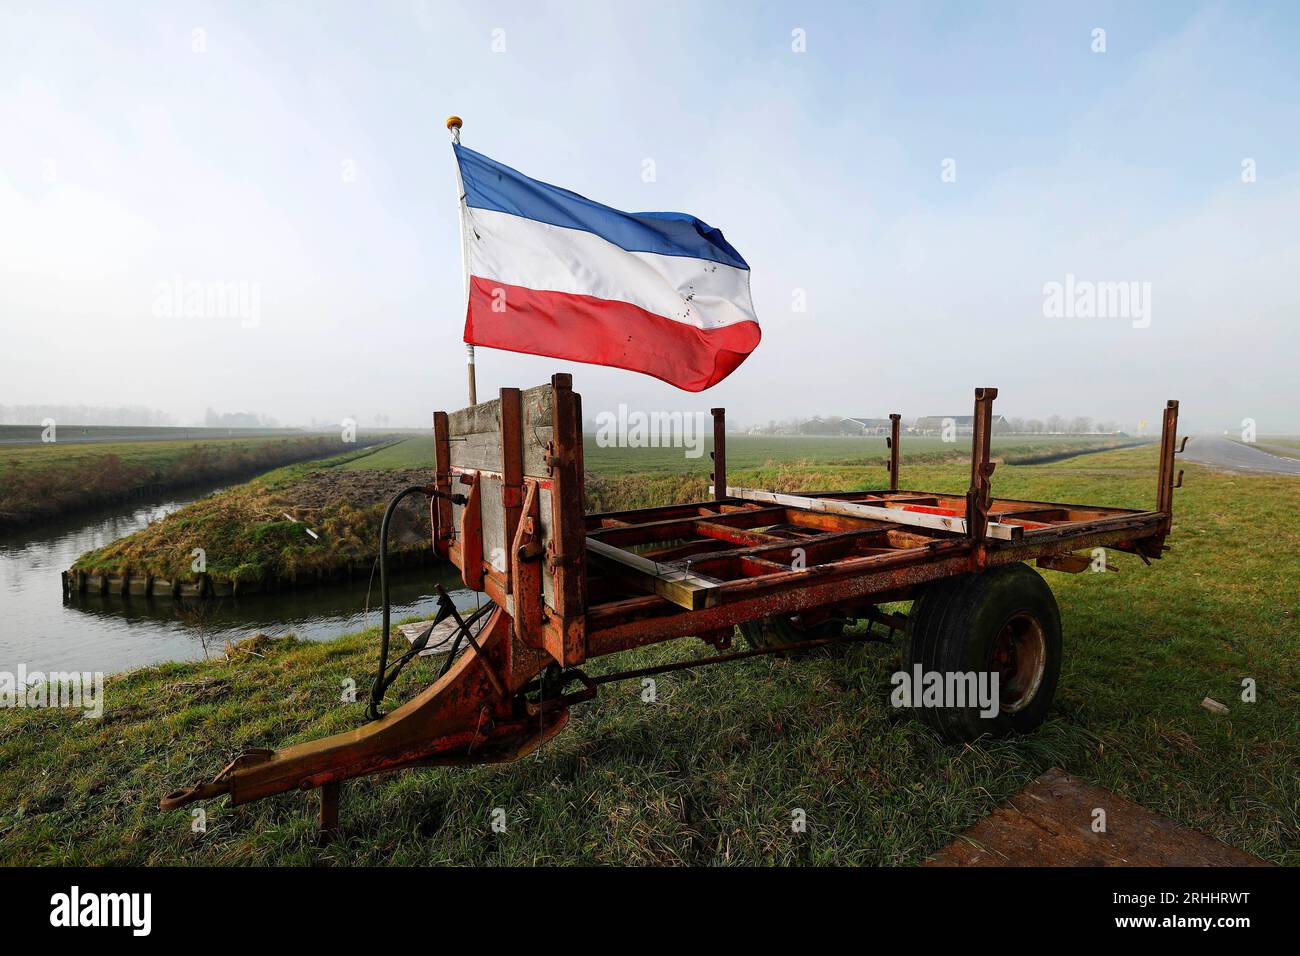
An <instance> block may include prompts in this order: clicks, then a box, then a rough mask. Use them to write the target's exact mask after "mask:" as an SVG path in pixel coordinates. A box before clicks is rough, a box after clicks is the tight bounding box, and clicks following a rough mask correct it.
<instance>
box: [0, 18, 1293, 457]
mask: <svg viewBox="0 0 1300 956" xmlns="http://www.w3.org/2000/svg"><path fill="white" fill-rule="evenodd" d="M1298 26H1300V13H1298V12H1297V8H1296V7H1295V6H1294V5H1292V4H1276V5H1269V4H1255V3H1252V4H1238V5H1235V6H1231V5H1227V4H1223V5H1219V4H1204V5H1196V4H1188V3H1173V4H1156V3H1141V4H1133V3H1118V4H1089V5H1079V6H1076V7H1066V6H1063V5H1060V4H1055V3H1052V4H1045V3H1026V4H1023V5H1018V4H1011V3H994V4H989V5H988V6H987V7H978V6H977V5H975V4H970V3H953V4H937V3H936V4H922V3H906V4H904V3H899V4H890V5H865V4H860V3H842V4H816V3H798V4H794V3H791V4H762V5H758V4H741V3H717V2H713V3H704V2H701V3H697V4H671V3H660V2H656V3H653V4H640V3H632V2H627V3H623V2H604V3H598V4H590V5H588V4H579V3H538V2H532V3H520V4H501V3H492V4H487V3H482V2H478V3H466V4H451V3H435V2H427V3H425V2H395V3H360V2H356V3H328V4H327V3H307V2H302V3H279V4H270V3H220V4H190V3H178V2H169V3H159V4H145V3H138V4H106V3H102V2H96V3H87V4H64V3H30V4H28V3H22V2H18V0H2V2H0V332H2V333H3V334H2V337H0V404H26V403H60V404H89V405H126V404H141V405H148V406H152V407H155V408H160V409H164V410H166V411H169V412H171V413H173V414H174V415H176V416H177V417H178V418H180V419H182V420H192V419H196V418H198V417H200V416H201V415H202V413H203V410H204V409H205V408H207V407H209V406H210V407H213V408H216V409H218V410H219V411H236V410H252V411H257V412H262V413H265V414H269V415H273V416H275V417H277V418H279V419H281V420H282V421H287V422H305V421H307V420H309V419H310V418H312V417H316V418H319V419H326V418H339V417H342V416H344V415H355V416H357V417H358V418H359V419H360V420H361V421H362V422H363V423H368V422H369V421H371V420H373V417H374V416H375V415H386V416H387V417H388V419H389V421H390V422H391V423H393V424H411V425H424V424H426V423H428V421H429V415H430V412H431V411H432V410H434V409H438V408H458V407H460V406H462V405H463V404H465V401H464V399H465V385H464V378H465V376H464V348H463V345H462V344H461V340H460V336H461V330H462V322H463V306H462V294H463V293H462V279H461V262H460V251H459V242H458V231H457V224H456V215H457V209H456V195H455V185H454V178H453V176H454V172H453V163H452V157H451V150H450V148H449V146H448V135H447V132H446V130H445V128H444V126H443V121H444V119H445V117H446V116H447V115H448V114H449V113H458V114H460V115H461V116H463V117H464V118H465V128H464V134H463V141H464V142H465V143H466V145H469V146H471V147H473V148H474V149H476V150H479V151H481V152H483V153H486V154H487V155H489V156H491V157H493V158H495V159H498V160H500V161H502V162H504V163H507V164H509V165H512V166H515V167H517V168H519V169H521V170H522V171H524V172H525V173H527V174H529V175H532V176H535V177H538V178H540V179H545V180H548V181H550V182H554V183H557V184H559V185H561V186H565V187H567V188H570V189H573V190H575V191H577V192H580V193H583V194H584V195H587V196H590V197H592V198H593V199H596V200H599V201H601V202H604V203H607V204H609V205H612V206H615V207H618V208H621V209H626V210H632V211H640V210H681V211H686V212H690V213H693V214H695V215H698V216H700V217H701V218H703V219H704V220H706V221H707V222H709V223H710V224H711V225H714V226H716V227H719V228H721V229H722V230H723V231H724V233H725V234H726V237H727V239H728V240H729V241H730V242H731V243H732V244H733V245H734V246H735V247H736V248H737V249H739V250H740V252H741V254H742V255H743V256H744V257H745V258H746V260H747V261H748V262H749V264H750V266H751V268H752V270H753V291H754V301H755V305H756V308H757V311H758V315H759V319H760V321H761V322H762V326H763V342H762V344H761V345H760V346H759V347H758V350H757V351H756V352H755V353H754V354H753V355H752V356H751V357H750V358H749V360H748V361H747V362H746V363H745V364H744V365H742V366H741V367H740V369H739V370H737V371H736V372H735V373H733V374H732V376H731V377H730V378H729V379H728V380H726V381H725V382H723V383H722V384H721V385H719V386H717V387H716V388H714V389H711V390H710V391H708V392H705V393H703V394H700V395H690V394H687V393H684V392H680V391H677V390H675V389H673V388H671V387H670V386H667V385H664V384H662V383H659V382H657V381H655V380H653V379H650V378H647V377H645V376H639V375H635V374H633V373H629V372H623V371H618V370H614V369H603V368H596V367H592V366H575V365H572V364H567V365H566V364H565V363H560V362H558V361H556V360H552V359H545V358H532V357H526V356H518V355H513V354H509V353H504V352H494V351H490V350H480V351H479V395H480V397H483V396H487V397H492V396H494V395H495V393H496V389H497V388H499V387H501V386H503V385H520V386H528V385H532V384H536V383H538V382H540V381H543V380H545V378H546V377H547V376H549V374H550V373H551V372H553V371H556V370H560V369H562V368H564V369H567V370H569V371H572V372H573V373H574V376H575V383H576V386H577V388H578V390H579V391H580V392H582V393H583V396H584V411H585V412H586V413H587V414H588V417H591V416H593V415H594V414H595V413H596V412H598V411H599V410H601V409H606V408H612V407H613V406H614V405H615V404H616V403H618V402H620V401H622V402H627V403H628V404H629V405H630V406H632V407H633V408H643V409H678V408H682V409H696V408H708V407H710V406H712V405H726V406H727V408H728V410H729V413H730V414H731V415H732V416H733V417H735V418H737V419H739V420H742V421H745V422H753V421H766V420H767V419H769V418H786V417H790V416H796V415H812V414H844V415H857V414H869V415H880V414H884V413H886V412H889V411H901V412H903V413H904V414H905V415H907V416H911V415H920V414H952V413H965V412H968V411H969V406H970V403H971V398H970V396H971V390H972V389H973V388H974V387H975V386H977V385H996V386H999V387H1000V389H1001V397H1000V398H999V400H998V403H997V406H996V410H997V411H999V412H1002V413H1004V414H1006V415H1008V416H1013V415H1047V414H1050V413H1052V412H1060V413H1062V414H1065V415H1075V414H1086V415H1091V416H1094V417H1098V418H1105V419H1114V420H1119V421H1121V422H1124V423H1132V422H1133V421H1135V420H1136V419H1137V418H1139V417H1146V418H1147V419H1148V420H1158V419H1157V416H1158V412H1159V409H1160V408H1161V407H1162V405H1163V403H1164V400H1165V399H1166V398H1180V399H1182V401H1183V409H1184V420H1185V421H1186V422H1187V424H1188V425H1189V426H1190V427H1191V428H1194V429H1199V428H1215V429H1219V428H1224V427H1229V426H1233V425H1239V424H1240V420H1241V419H1242V418H1244V417H1251V418H1254V419H1256V421H1257V422H1258V428H1259V430H1260V431H1261V432H1270V431H1274V432H1276V431H1290V432H1293V433H1294V432H1300V400H1298V399H1300V372H1298V370H1300V331H1298V330H1297V321H1298V320H1300V309H1298V306H1300V84H1298V82H1297V81H1298V80H1300V56H1297V54H1296V50H1297V48H1298V47H1300V29H1298ZM1098 28H1100V29H1103V30H1104V31H1105V35H1104V43H1105V52H1094V47H1096V46H1097V45H1098V39H1097V36H1098V35H1097V34H1095V33H1094V31H1095V30H1096V29H1098ZM796 31H801V32H796ZM801 41H802V42H801ZM801 45H802V46H804V47H805V49H804V51H803V52H797V51H796V49H795V48H796V47H799V46H801ZM647 160H649V161H652V163H653V172H654V176H653V181H649V182H648V181H646V179H647V178H648V177H647V176H646V170H647V168H648V164H647ZM946 160H953V161H955V163H950V164H945V161H946ZM1243 163H1245V166H1243ZM1250 171H1253V178H1254V181H1253V182H1244V181H1243V173H1244V172H1245V174H1246V175H1245V178H1246V179H1250V178H1251V175H1250ZM953 172H955V179H954V178H953V176H952V173H953ZM945 173H947V174H948V175H946V176H945ZM945 180H952V181H945ZM1067 274H1068V275H1073V276H1074V277H1075V281H1076V283H1081V282H1119V281H1126V282H1137V283H1149V286H1142V285H1139V286H1138V290H1139V296H1141V294H1142V293H1141V290H1143V289H1149V293H1150V298H1149V302H1147V303H1146V304H1147V305H1148V306H1149V312H1147V314H1146V317H1145V319H1144V318H1143V317H1141V316H1138V317H1137V318H1130V317H1125V316H1121V317H1109V318H1100V317H1094V318H1086V317H1079V316H1077V315H1076V316H1074V317H1067V316H1060V317H1049V316H1047V315H1045V314H1044V311H1045V295H1044V286H1045V284H1046V283H1051V282H1059V283H1062V284H1063V283H1064V282H1065V281H1066V276H1067ZM178 281H179V282H180V283H182V284H184V283H203V284H205V288H211V287H214V286H215V285H218V284H232V285H231V286H230V288H233V289H242V290H243V291H244V292H246V293H247V294H248V295H249V296H250V297H252V296H255V298H250V299H249V300H248V301H247V302H245V306H246V307H247V306H249V304H250V303H253V304H255V305H256V309H248V308H246V309H245V311H244V312H239V311H238V310H237V309H234V308H230V307H227V308H226V309H225V311H224V312H222V310H220V309H217V310H216V311H217V314H207V313H206V312H205V314H203V315H199V316H193V315H187V314H186V312H185V309H184V303H183V302H172V301H171V298H170V296H171V293H170V290H171V289H172V288H173V286H174V284H175V283H176V282H178ZM801 300H802V301H803V302H804V303H806V308H805V310H804V311H799V310H798V308H797V307H798V305H799V304H800V301H801ZM1134 301H1135V302H1137V301H1145V300H1144V299H1141V298H1140V299H1138V300H1134ZM169 306H175V307H174V308H171V309H170V314H169ZM205 308H206V306H205ZM1146 319H1149V324H1146V327H1142V326H1143V325H1144V324H1145V322H1146Z"/></svg>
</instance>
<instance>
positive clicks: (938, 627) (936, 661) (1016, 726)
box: [903, 564, 1061, 742]
mask: <svg viewBox="0 0 1300 956" xmlns="http://www.w3.org/2000/svg"><path fill="white" fill-rule="evenodd" d="M1004 634H1009V635H1012V636H1011V637H1010V638H1003V639H1002V640H1001V641H1000V640H999V638H1000V635H1004ZM1016 635H1023V636H1016ZM907 637H908V641H907V651H906V653H905V655H904V660H903V663H904V667H905V669H906V671H907V673H908V674H909V675H911V674H914V673H915V671H914V667H915V665H916V664H920V665H921V669H922V671H923V672H924V673H930V672H936V671H937V672H939V673H941V674H948V673H952V672H957V671H960V672H963V673H971V672H974V673H976V674H983V673H991V672H992V670H993V669H994V666H995V665H994V660H993V659H994V652H995V648H996V649H997V650H998V651H999V653H1000V654H1004V655H1005V649H1006V647H1007V645H1008V642H1009V643H1011V644H1013V645H1015V646H1016V647H1018V648H1020V647H1023V648H1026V649H1027V650H1025V651H1024V652H1023V653H1021V652H1017V653H1018V654H1019V657H1017V656H1012V657H1010V658H1009V660H1010V661H1011V662H1016V661H1017V660H1018V659H1019V660H1023V661H1024V662H1026V664H1025V673H1028V674H1031V675H1033V676H1030V677H1025V678H1023V679H1020V680H1019V682H1018V680H1017V678H1018V674H1013V676H1012V677H1011V679H1009V680H1005V681H1003V682H1002V686H1000V687H999V697H1000V698H1001V706H1000V708H999V712H998V713H997V714H995V715H994V716H992V717H984V716H982V715H981V714H980V707H979V706H978V704H974V705H971V706H967V707H933V706H932V707H915V708H914V709H913V712H914V713H915V714H916V716H917V717H918V718H919V719H920V720H921V722H922V723H924V724H926V725H927V726H928V727H930V728H931V729H932V730H934V731H935V732H936V733H938V734H939V736H940V737H942V738H943V739H944V740H947V741H952V742H961V741H970V740H975V739H976V738H978V737H982V736H985V735H988V736H992V737H1005V736H1007V735H1009V734H1024V733H1029V732H1030V731H1032V730H1034V729H1035V728H1037V727H1038V725H1039V724H1041V723H1042V722H1043V719H1044V718H1045V717H1046V716H1047V711H1048V708H1049V707H1051V704H1052V698H1053V697H1054V696H1055V694H1056V682H1057V679H1058V678H1059V677H1060V674H1061V613H1060V610H1059V609H1058V608H1057V606H1056V598H1055V596H1054V595H1053V594H1052V589H1051V588H1049V587H1048V586H1047V582H1046V581H1044V580H1043V579H1042V577H1041V576H1040V575H1039V574H1038V573H1037V572H1036V571H1034V570H1033V569H1032V568H1030V567H1028V566H1026V565H1024V564H1007V565H1001V566H999V567H994V568H990V569H988V570H987V571H984V572H982V573H980V574H962V575H959V576H957V577H954V578H946V579H944V580H941V581H936V582H934V583H932V584H930V585H928V586H926V588H925V589H924V590H923V591H922V592H921V594H920V595H919V596H918V597H917V599H916V600H915V602H914V603H913V605H912V613H911V614H910V615H909V616H908V622H907ZM1040 653H1041V655H1042V661H1041V664H1042V666H1041V669H1040V668H1039V667H1038V666H1037V655H1038V654H1040ZM1002 661H1003V663H1002V667H1006V666H1007V661H1008V658H1006V657H1005V656H1004V657H1003V658H1002ZM1031 662H1032V663H1031ZM1002 667H999V670H1000V671H1001V670H1002ZM1011 670H1012V671H1015V668H1014V667H1013V668H1011ZM1002 676H1003V675H1002V673H1000V675H999V678H1000V680H1001V678H1002ZM1009 693H1010V694H1012V695H1015V696H1012V697H1010V698H1009V697H1008V694H1009Z"/></svg>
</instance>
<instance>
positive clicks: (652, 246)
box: [454, 144, 761, 392]
mask: <svg viewBox="0 0 1300 956" xmlns="http://www.w3.org/2000/svg"><path fill="white" fill-rule="evenodd" d="M454 149H455V151H456V161H457V163H458V165H459V167H460V178H461V187H462V189H461V191H462V194H463V199H462V204H463V205H462V214H463V216H462V219H463V222H462V228H463V230H464V242H465V251H466V268H467V269H468V272H469V282H468V285H469V289H468V293H469V303H468V309H467V312H466V317H465V341H466V342H468V343H469V344H471V345H482V346H487V347H489V348H496V349H507V350H509V351H512V352H527V353H529V354H532V355H548V356H553V357H555V358H561V359H568V360H570V361H575V362H590V363H593V364H596V365H612V366H615V367H617V368H623V369H629V370H631V371H634V372H644V373H646V374H647V375H653V376H654V377H655V378H659V379H662V380H663V381H665V382H668V383H670V384H672V385H676V386H677V387H678V388H682V389H685V390H687V391H690V392H698V391H702V390H703V389H706V388H708V387H709V386H710V385H715V384H717V383H718V382H720V381H722V379H724V378H726V377H727V376H728V375H729V374H731V372H732V371H733V370H734V369H735V368H736V367H737V366H738V365H740V363H741V362H743V361H744V360H745V357H746V356H747V355H749V353H750V352H752V351H753V350H754V348H755V346H757V345H758V341H759V338H760V337H761V334H760V332H759V328H758V319H757V317H756V316H755V315H754V304H753V301H752V300H751V298H750V293H749V266H748V265H747V264H746V263H745V260H744V259H742V258H741V257H740V253H738V252H737V251H736V250H735V249H734V248H732V246H731V244H730V243H728V242H727V240H726V239H724V238H723V237H722V233H721V232H719V231H718V230H717V229H714V228H712V227H711V226H709V225H707V224H705V223H704V222H701V221H700V220H699V219H696V218H695V217H694V216H689V215H686V214H684V213H676V212H638V213H627V212H619V211H618V210H617V209H611V208H609V207H608V206H602V205H601V204H600V203H596V202H592V201H591V200H590V199H586V198H584V197H582V196H579V195H578V194H577V193H573V192H570V191H569V190H567V189H560V188H559V187H558V186H552V185H550V184H549V183H543V182H539V181H538V180H536V179H530V178H529V177H527V176H525V175H523V174H522V173H520V172H518V171H516V170H513V169H511V168H510V167H509V166H503V165H502V164H501V163H498V162H496V161H495V160H492V159H488V157H486V156H483V155H482V154H480V153H476V152H474V151H473V150H471V149H466V148H465V147H464V146H461V145H459V144H456V145H455V147H454Z"/></svg>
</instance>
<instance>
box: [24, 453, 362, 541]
mask: <svg viewBox="0 0 1300 956" xmlns="http://www.w3.org/2000/svg"><path fill="white" fill-rule="evenodd" d="M377 438H378V436H376V437H369V438H362V439H361V440H362V441H371V442H373V441H376V440H377ZM349 447H350V446H348V445H345V444H343V442H342V441H341V440H340V438H339V436H338V435H302V434H299V435H294V436H292V437H284V436H278V435H277V436H263V437H243V438H206V439H203V440H193V439H189V440H182V441H163V440H148V441H135V442H90V443H81V442H50V443H48V444H44V443H42V444H34V445H0V527H3V526H5V525H8V524H19V523H25V522H30V521H33V520H37V519H39V518H42V517H50V516H53V515H56V514H63V513H67V512H71V511H76V510H78V509H84V508H89V507H93V506H96V505H100V504H104V503H107V502H111V501H118V500H123V499H126V498H129V497H131V496H133V495H137V494H143V493H157V492H163V491H167V490H170V489H172V488H178V487H182V486H184V485H188V484H194V483H198V482H212V481H220V480H222V479H224V478H233V477H243V476H246V475H249V474H254V473H256V472H258V471H266V470H267V469H269V468H274V467H276V466H278V465H283V464H286V463H288V462H295V461H302V460H304V459H307V458H319V457H321V456H323V455H328V454H337V453H338V452H340V451H342V450H344V449H347V448H349Z"/></svg>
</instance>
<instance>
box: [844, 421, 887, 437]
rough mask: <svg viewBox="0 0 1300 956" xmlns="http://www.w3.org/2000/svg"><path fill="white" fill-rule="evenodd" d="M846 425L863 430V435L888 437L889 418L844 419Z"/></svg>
mask: <svg viewBox="0 0 1300 956" xmlns="http://www.w3.org/2000/svg"><path fill="white" fill-rule="evenodd" d="M844 421H845V423H846V424H853V425H856V426H858V427H859V428H861V429H862V434H863V435H888V434H889V419H888V418H854V417H849V418H846V419H844Z"/></svg>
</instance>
